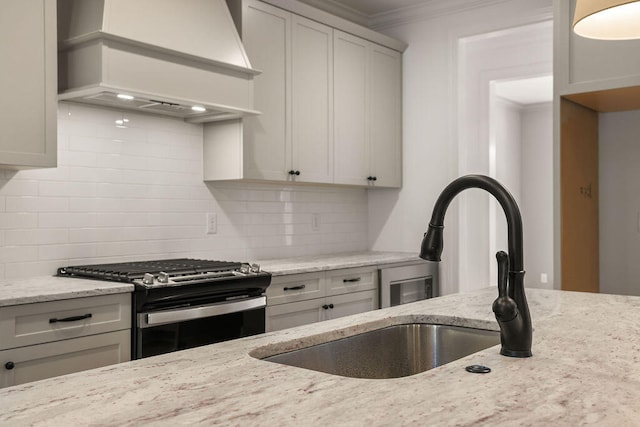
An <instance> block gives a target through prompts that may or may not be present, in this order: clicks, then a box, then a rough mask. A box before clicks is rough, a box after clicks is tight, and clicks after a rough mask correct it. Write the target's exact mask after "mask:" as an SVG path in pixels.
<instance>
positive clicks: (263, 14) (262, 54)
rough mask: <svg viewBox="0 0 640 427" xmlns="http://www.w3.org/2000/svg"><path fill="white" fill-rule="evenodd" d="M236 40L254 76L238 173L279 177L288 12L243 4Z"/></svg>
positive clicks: (285, 140)
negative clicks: (239, 34) (251, 113)
mask: <svg viewBox="0 0 640 427" xmlns="http://www.w3.org/2000/svg"><path fill="white" fill-rule="evenodd" d="M242 42H243V44H244V47H245V49H246V51H247V55H248V56H249V58H250V59H251V65H252V66H253V67H254V68H256V69H258V70H260V71H262V73H261V74H259V75H257V76H256V77H255V78H254V107H255V109H256V110H258V111H260V112H261V113H262V114H260V115H259V116H252V117H245V118H244V119H243V123H244V134H243V143H244V147H243V151H244V164H243V167H244V178H252V179H267V180H277V181H284V180H286V179H287V177H288V173H287V172H288V171H289V170H290V168H291V164H290V163H291V132H290V131H289V130H288V129H287V126H288V125H289V119H288V117H289V111H288V109H289V108H290V102H291V101H290V99H289V98H290V96H291V94H290V92H291V91H290V89H289V82H290V72H291V63H290V60H291V55H290V49H291V47H290V42H291V14H290V13H288V12H286V11H283V10H282V9H278V8H276V7H273V6H270V5H267V4H264V3H262V2H259V1H247V2H244V4H243V26H242Z"/></svg>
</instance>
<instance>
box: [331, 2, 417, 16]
mask: <svg viewBox="0 0 640 427" xmlns="http://www.w3.org/2000/svg"><path fill="white" fill-rule="evenodd" d="M329 1H331V2H333V3H337V4H339V5H342V6H343V7H346V8H348V9H352V10H354V11H357V12H360V13H361V14H363V15H367V16H369V17H371V16H373V15H377V14H379V13H384V12H390V11H392V10H397V9H404V8H406V7H408V6H414V5H416V4H420V3H426V2H427V1H428V0H329Z"/></svg>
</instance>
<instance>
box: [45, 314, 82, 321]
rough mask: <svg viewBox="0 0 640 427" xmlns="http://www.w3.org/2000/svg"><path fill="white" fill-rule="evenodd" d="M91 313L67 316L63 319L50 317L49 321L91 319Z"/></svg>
mask: <svg viewBox="0 0 640 427" xmlns="http://www.w3.org/2000/svg"><path fill="white" fill-rule="evenodd" d="M90 318H91V313H87V314H83V315H81V316H71V317H65V318H63V319H49V323H58V322H77V321H78V320H84V319H90Z"/></svg>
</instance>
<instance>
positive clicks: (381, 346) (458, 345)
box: [262, 323, 500, 379]
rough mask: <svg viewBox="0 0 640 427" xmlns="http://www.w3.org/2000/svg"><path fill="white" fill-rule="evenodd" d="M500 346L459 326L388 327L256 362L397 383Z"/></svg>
mask: <svg viewBox="0 0 640 427" xmlns="http://www.w3.org/2000/svg"><path fill="white" fill-rule="evenodd" d="M497 344H500V333H499V332H497V331H489V330H484V329H475V328H467V327H460V326H449V325H436V324H428V323H410V324H403V325H395V326H389V327H386V328H382V329H376V330H373V331H369V332H365V333H362V334H359V335H354V336H351V337H347V338H341V339H338V340H335V341H329V342H326V343H323V344H317V345H313V346H311V347H307V348H303V349H300V350H294V351H290V352H287V353H282V354H276V355H273V356H269V357H265V358H263V359H262V360H267V361H269V362H275V363H281V364H283V365H289V366H297V367H299V368H306V369H312V370H314V371H320V372H325V373H328V374H334V375H341V376H344V377H353V378H371V379H375V378H378V379H381V378H399V377H406V376H409V375H414V374H417V373H420V372H424V371H427V370H429V369H433V368H435V367H438V366H441V365H444V364H445V363H449V362H452V361H454V360H457V359H460V358H462V357H464V356H467V355H470V354H473V353H475V352H478V351H480V350H484V349H486V348H489V347H493V346H494V345H497Z"/></svg>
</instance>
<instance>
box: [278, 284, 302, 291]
mask: <svg viewBox="0 0 640 427" xmlns="http://www.w3.org/2000/svg"><path fill="white" fill-rule="evenodd" d="M306 287H307V285H300V286H291V287H288V286H285V287H284V290H285V291H299V290H302V289H304V288H306Z"/></svg>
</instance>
